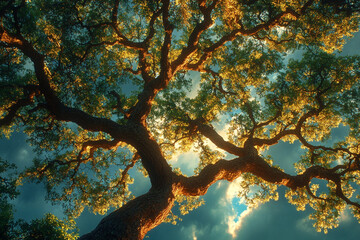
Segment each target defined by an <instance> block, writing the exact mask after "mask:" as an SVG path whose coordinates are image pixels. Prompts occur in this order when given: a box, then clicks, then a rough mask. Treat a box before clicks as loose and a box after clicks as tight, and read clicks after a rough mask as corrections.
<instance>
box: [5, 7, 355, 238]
mask: <svg viewBox="0 0 360 240" xmlns="http://www.w3.org/2000/svg"><path fill="white" fill-rule="evenodd" d="M359 10H360V3H359V2H358V1H355V0H344V1H332V0H300V1H293V0H284V1H270V0H212V1H210V0H183V1H181V0H180V1H178V0H176V1H175V0H174V1H173V0H149V1H145V0H133V1H126V0H103V1H96V0H82V1H70V0H5V1H1V2H0V16H1V25H0V52H1V55H0V58H1V61H0V72H1V75H0V81H1V82H0V86H1V88H0V92H1V93H0V105H1V106H0V107H1V108H0V127H1V128H0V129H1V134H2V135H3V136H7V137H9V136H10V135H11V132H12V131H23V132H24V133H26V134H27V135H28V141H29V144H31V145H32V146H33V147H34V149H35V151H36V158H35V159H34V160H33V165H32V166H31V167H30V168H28V169H25V170H24V171H23V172H21V173H20V176H19V179H18V180H17V181H18V182H20V181H26V180H35V181H39V182H44V183H45V184H46V188H47V191H48V198H49V199H50V200H52V201H55V202H61V203H62V204H63V206H64V209H65V212H66V213H67V214H68V215H69V216H70V217H77V216H79V214H80V213H81V212H82V211H83V209H84V208H85V207H89V208H90V209H92V210H93V211H94V212H97V213H101V214H105V213H106V212H107V211H108V210H109V209H110V208H112V209H116V210H115V211H113V212H111V213H110V214H109V215H107V216H106V217H105V218H104V219H103V220H102V221H101V223H100V224H99V225H98V226H97V227H96V229H94V230H93V231H92V232H90V233H89V234H86V235H84V236H82V237H80V239H142V238H143V237H144V236H145V235H146V233H147V232H148V231H149V230H151V229H152V228H154V227H156V226H157V225H159V224H160V223H162V222H163V221H172V220H174V219H176V217H177V216H174V214H173V213H172V211H171V209H172V208H173V206H174V205H175V203H176V202H177V203H178V204H179V205H180V212H181V213H182V214H186V213H187V212H188V211H190V210H192V209H193V208H196V207H198V206H200V205H201V204H202V200H201V198H199V197H200V196H201V195H204V194H205V193H206V192H207V190H208V188H209V187H210V186H211V185H212V184H214V183H215V182H217V181H219V180H227V181H233V180H235V179H237V178H239V177H241V183H240V184H241V186H242V189H243V190H242V191H241V193H239V194H240V196H241V197H243V198H244V199H246V200H247V202H248V204H258V203H261V202H265V201H268V200H270V199H275V200H276V199H277V198H278V194H277V191H276V190H277V187H278V186H279V185H283V186H286V187H287V188H288V191H287V193H286V197H287V198H288V200H289V202H290V203H292V204H294V205H295V206H296V208H297V209H298V210H303V209H304V208H305V207H306V206H310V207H311V208H312V209H313V213H312V214H311V215H310V218H311V219H313V220H314V221H315V225H314V226H315V227H316V228H317V229H318V230H319V231H320V230H323V231H324V232H326V231H327V229H329V228H333V227H336V226H337V225H338V221H339V217H340V214H341V213H342V212H343V211H344V209H345V208H346V206H348V207H349V208H350V209H352V212H353V214H354V216H355V217H357V219H358V220H359V221H360V203H359V200H356V198H360V195H359V194H360V193H359V190H358V189H359V184H360V128H359V117H360V109H359V102H360V68H359V67H360V57H357V56H339V55H338V54H337V53H339V52H340V51H341V48H342V46H343V45H344V44H345V43H346V41H347V40H349V39H350V38H351V37H352V35H353V33H355V32H357V31H358V30H359V21H360V14H359ZM217 122H221V123H222V124H226V128H225V129H227V132H226V133H224V132H223V131H222V132H221V133H220V131H219V130H221V129H219V128H216V127H215V123H217ZM337 128H342V129H344V132H346V133H347V136H346V137H345V138H344V139H342V140H341V141H338V142H335V143H334V144H329V139H330V138H331V134H332V130H333V129H337ZM280 141H283V142H294V141H298V142H300V143H301V145H302V147H303V149H304V151H303V152H304V154H303V155H302V156H301V159H300V160H299V161H298V162H297V163H296V165H295V167H296V170H297V173H296V175H291V174H289V173H286V172H285V171H283V170H282V169H281V168H280V167H279V166H277V165H276V162H277V161H278V159H271V158H270V157H269V156H266V155H265V154H264V153H265V150H266V149H268V148H269V147H271V146H273V145H276V144H278V143H279V142H280ZM190 149H191V150H193V151H195V152H197V153H198V157H199V164H198V167H197V168H196V169H195V170H194V175H193V176H186V175H185V174H183V173H182V172H181V170H180V169H176V168H173V167H172V166H171V160H172V159H174V158H176V157H177V156H178V154H179V153H183V152H186V151H189V150H190ZM134 167H135V168H137V169H138V170H139V171H141V172H143V174H144V175H145V176H147V177H149V179H150V182H151V188H150V190H149V191H148V192H147V193H146V194H144V195H141V196H136V197H135V196H133V194H131V192H130V190H129V185H130V184H132V182H133V179H132V178H131V177H130V176H129V170H130V169H131V168H134ZM315 179H321V180H322V182H323V183H324V184H318V183H317V182H316V181H314V180H315ZM253 186H256V187H255V188H254V187H253ZM1 187H2V186H1ZM10 190H11V189H10ZM11 191H13V190H11ZM14 191H15V190H14ZM49 218H51V216H50V217H49ZM49 221H51V219H50V220H49Z"/></svg>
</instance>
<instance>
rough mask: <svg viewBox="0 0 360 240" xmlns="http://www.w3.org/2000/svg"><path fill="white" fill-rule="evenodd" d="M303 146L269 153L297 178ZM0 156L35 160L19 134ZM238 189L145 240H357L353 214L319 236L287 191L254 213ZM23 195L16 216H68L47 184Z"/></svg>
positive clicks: (218, 193)
mask: <svg viewBox="0 0 360 240" xmlns="http://www.w3.org/2000/svg"><path fill="white" fill-rule="evenodd" d="M356 53H357V54H360V33H358V34H356V37H355V38H354V39H352V40H351V41H350V42H349V43H348V44H347V45H346V46H345V47H344V51H343V53H342V54H343V55H349V54H356ZM344 134H346V129H345V128H339V129H337V130H336V131H334V132H333V135H332V138H333V139H332V140H335V139H339V138H341V137H342V136H343V135H344ZM300 153H301V149H300V145H299V144H298V143H297V142H295V143H294V144H289V143H280V144H278V145H276V146H274V147H272V148H271V149H270V150H269V152H268V154H270V155H272V156H273V158H274V161H275V163H276V164H278V165H280V167H282V168H283V169H284V170H286V171H287V172H289V173H294V168H293V163H294V162H296V161H297V160H298V159H299V156H300ZM0 157H2V158H3V159H6V160H9V161H11V162H13V163H15V164H17V165H18V166H19V168H23V167H25V166H29V165H30V164H31V160H32V158H33V157H34V153H33V152H32V149H31V147H29V146H28V145H27V143H26V137H25V135H24V134H22V133H14V134H13V135H12V137H11V138H10V139H9V140H7V139H0ZM196 162H197V160H196V156H195V155H194V154H192V153H184V154H182V155H180V156H179V157H178V159H177V161H175V162H172V164H173V165H174V166H175V167H180V168H181V170H182V171H183V172H184V173H187V174H191V173H192V170H193V168H194V167H196ZM131 174H132V176H133V177H134V178H135V184H133V187H131V190H132V192H133V193H134V194H135V195H140V194H142V193H145V192H146V191H147V190H148V189H149V187H150V183H149V181H148V179H145V178H144V177H143V176H142V175H141V173H138V172H136V171H132V172H131ZM238 189H239V187H238V184H237V182H236V181H235V182H233V183H228V182H225V181H220V182H218V183H216V184H214V185H213V186H212V187H211V188H210V189H209V191H208V193H207V194H206V195H205V196H204V197H203V199H204V200H205V204H204V205H203V206H201V207H199V208H197V209H195V210H194V211H192V212H190V213H189V214H188V215H185V216H182V219H183V220H182V221H181V222H179V223H178V224H177V225H172V224H169V223H163V224H161V225H160V226H158V227H157V228H155V229H153V230H151V231H150V232H149V233H148V234H147V238H146V239H151V240H159V239H160V240H161V239H172V240H177V239H179V240H180V239H181V240H188V239H189V240H213V239H214V240H215V239H216V240H218V239H222V240H231V239H241V240H250V239H251V240H254V239H255V240H256V239H262V240H267V239H269V240H270V239H277V240H283V239H289V238H291V239H293V240H297V239H299V240H300V239H301V240H303V239H307V240H315V239H316V240H335V239H336V240H355V239H356V240H358V239H359V236H360V224H359V223H358V222H357V220H356V219H355V218H354V217H353V216H352V215H351V214H350V213H349V211H348V210H346V211H345V213H344V214H343V215H342V216H341V219H340V225H339V227H338V228H336V229H330V230H329V233H328V234H323V233H318V232H316V230H315V228H313V227H312V224H313V222H312V221H310V220H309V219H308V215H309V214H310V213H311V209H308V208H307V209H306V210H305V211H303V212H299V211H297V210H296V208H295V207H294V206H292V205H291V204H289V203H288V202H287V199H286V198H285V197H284V193H285V188H284V187H280V188H279V200H278V201H270V202H268V203H265V204H263V205H261V206H259V207H258V208H256V209H249V208H247V206H246V205H244V204H243V203H241V199H239V198H238V197H237V194H236V193H237V190H238ZM20 190H21V194H20V195H19V196H18V198H16V199H15V200H14V202H13V203H14V205H15V208H16V213H15V216H16V217H17V218H22V219H24V220H27V221H30V220H31V219H35V218H41V217H43V216H44V214H45V213H47V212H51V213H53V214H55V215H57V216H58V217H60V218H61V217H63V216H64V215H63V213H62V208H61V206H59V205H52V204H51V203H49V202H46V201H45V195H46V193H45V189H44V188H43V186H42V184H34V183H25V184H24V185H23V186H21V187H20ZM102 218H103V216H101V215H94V214H91V213H89V212H88V211H85V212H84V213H83V214H82V215H81V216H80V217H79V218H78V219H77V226H78V227H79V229H80V234H84V233H87V232H89V231H91V230H92V229H93V228H95V226H96V225H97V224H98V223H99V221H100V220H101V219H102Z"/></svg>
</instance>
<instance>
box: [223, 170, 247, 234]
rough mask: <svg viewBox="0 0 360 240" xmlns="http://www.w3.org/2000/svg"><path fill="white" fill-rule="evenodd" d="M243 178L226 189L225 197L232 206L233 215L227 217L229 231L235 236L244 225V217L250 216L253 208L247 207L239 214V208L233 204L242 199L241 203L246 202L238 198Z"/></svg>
mask: <svg viewBox="0 0 360 240" xmlns="http://www.w3.org/2000/svg"><path fill="white" fill-rule="evenodd" d="M241 181H242V178H241V177H240V178H238V179H236V180H235V181H233V182H231V183H230V184H229V186H228V188H227V190H226V195H225V199H226V201H227V202H228V203H229V204H230V205H231V206H232V207H231V210H232V212H233V215H229V216H228V217H227V226H228V233H229V234H230V235H231V236H232V237H233V238H235V237H236V235H237V232H238V231H239V229H240V228H241V226H242V223H243V222H244V219H245V218H246V216H248V215H249V214H250V213H251V212H252V211H253V209H251V208H247V209H246V210H244V211H242V212H241V213H240V215H239V213H238V209H236V207H235V206H234V205H233V204H232V203H233V202H234V200H235V201H240V204H244V203H243V201H242V200H241V199H239V198H238V193H239V191H240V190H241V186H240V182H241Z"/></svg>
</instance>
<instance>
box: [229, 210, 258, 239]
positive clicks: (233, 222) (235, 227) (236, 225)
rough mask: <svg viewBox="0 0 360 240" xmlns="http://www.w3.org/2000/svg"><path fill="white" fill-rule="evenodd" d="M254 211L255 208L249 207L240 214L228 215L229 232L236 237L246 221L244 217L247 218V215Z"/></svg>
mask: <svg viewBox="0 0 360 240" xmlns="http://www.w3.org/2000/svg"><path fill="white" fill-rule="evenodd" d="M252 211H253V209H251V208H248V209H246V210H245V211H243V212H242V213H241V214H240V216H238V215H233V216H229V217H228V222H227V224H228V233H229V234H230V235H231V236H232V237H233V238H235V237H236V235H237V232H238V231H239V229H240V228H241V226H242V223H243V222H244V219H245V218H246V216H248V215H249V214H250V213H251V212H252Z"/></svg>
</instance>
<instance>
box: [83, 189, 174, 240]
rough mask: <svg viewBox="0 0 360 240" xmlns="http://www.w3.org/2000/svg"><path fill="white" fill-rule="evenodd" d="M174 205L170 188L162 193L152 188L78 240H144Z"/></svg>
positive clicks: (160, 190) (172, 191) (162, 190)
mask: <svg viewBox="0 0 360 240" xmlns="http://www.w3.org/2000/svg"><path fill="white" fill-rule="evenodd" d="M174 201H175V195H174V188H173V187H172V186H171V185H169V186H168V187H167V188H163V189H153V188H152V189H150V191H149V192H148V193H146V194H144V195H142V196H139V197H137V198H135V199H133V200H131V201H130V202H128V203H127V204H126V205H124V206H123V207H122V208H120V209H118V210H116V211H114V212H112V213H111V214H109V215H108V216H107V217H105V218H103V219H102V220H101V222H100V223H99V225H98V226H97V227H96V228H95V229H94V230H93V231H92V232H90V233H88V234H85V235H83V236H82V237H80V239H79V240H102V239H104V240H120V239H122V240H130V239H131V240H132V239H134V240H135V239H143V238H144V237H145V235H146V233H147V232H148V231H150V230H151V229H153V228H154V227H156V226H158V225H159V224H160V223H162V222H163V221H164V219H165V218H166V216H167V215H168V214H169V212H170V210H171V208H172V207H173V205H174Z"/></svg>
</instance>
